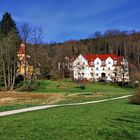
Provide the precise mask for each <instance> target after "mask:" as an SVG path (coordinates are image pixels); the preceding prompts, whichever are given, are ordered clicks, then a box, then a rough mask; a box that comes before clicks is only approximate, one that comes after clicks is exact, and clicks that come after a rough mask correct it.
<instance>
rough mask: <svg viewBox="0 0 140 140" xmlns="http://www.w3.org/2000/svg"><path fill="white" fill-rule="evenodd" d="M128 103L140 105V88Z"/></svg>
mask: <svg viewBox="0 0 140 140" xmlns="http://www.w3.org/2000/svg"><path fill="white" fill-rule="evenodd" d="M130 102H131V103H133V104H138V105H140V87H139V88H138V89H137V90H136V92H135V93H134V95H133V96H132V97H131V98H130Z"/></svg>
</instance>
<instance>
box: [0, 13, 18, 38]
mask: <svg viewBox="0 0 140 140" xmlns="http://www.w3.org/2000/svg"><path fill="white" fill-rule="evenodd" d="M10 31H15V33H17V35H18V33H19V32H18V29H17V27H16V23H15V21H14V20H13V19H12V17H11V14H10V13H8V12H6V13H5V14H4V15H3V17H2V20H1V22H0V34H1V39H2V38H3V37H6V36H7V35H8V33H10Z"/></svg>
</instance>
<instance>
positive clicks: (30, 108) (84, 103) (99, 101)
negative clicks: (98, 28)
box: [0, 95, 132, 117]
mask: <svg viewBox="0 0 140 140" xmlns="http://www.w3.org/2000/svg"><path fill="white" fill-rule="evenodd" d="M130 96H132V95H125V96H121V97H116V98H109V99H103V100H97V101H89V102H82V103H71V104H58V105H44V106H36V107H29V108H23V109H17V110H11V111H4V112H0V117H1V116H8V115H13V114H18V113H23V112H30V111H35V110H43V109H48V108H53V107H64V106H77V105H86V104H95V103H101V102H107V101H113V100H119V99H124V98H128V97H130Z"/></svg>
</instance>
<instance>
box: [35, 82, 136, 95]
mask: <svg viewBox="0 0 140 140" xmlns="http://www.w3.org/2000/svg"><path fill="white" fill-rule="evenodd" d="M37 82H38V88H37V89H36V90H34V91H33V92H37V93H46V92H47V93H52V92H53V93H68V94H69V93H87V94H92V93H97V92H101V93H106V94H119V95H120V94H123V95H125V94H128V93H130V92H131V91H133V90H132V89H130V88H122V87H119V86H117V85H113V84H109V83H86V84H85V89H81V88H79V84H78V83H76V82H73V81H61V82H60V81H52V80H39V81H37ZM58 85H60V87H58Z"/></svg>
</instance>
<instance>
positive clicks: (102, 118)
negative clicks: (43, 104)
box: [0, 100, 140, 140]
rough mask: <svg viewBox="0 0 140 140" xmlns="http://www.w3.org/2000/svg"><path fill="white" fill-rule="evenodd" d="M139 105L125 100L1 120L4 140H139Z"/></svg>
mask: <svg viewBox="0 0 140 140" xmlns="http://www.w3.org/2000/svg"><path fill="white" fill-rule="evenodd" d="M139 131H140V106H137V105H131V104H128V101H127V100H119V101H110V102H106V103H100V104H93V105H85V106H75V107H59V108H52V109H49V110H42V111H35V112H30V113H24V114H18V115H13V116H9V117H3V118H0V138H1V139H2V140H3V139H4V140H22V139H27V140H34V139H37V140H44V139H47V140H138V139H140V133H139Z"/></svg>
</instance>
